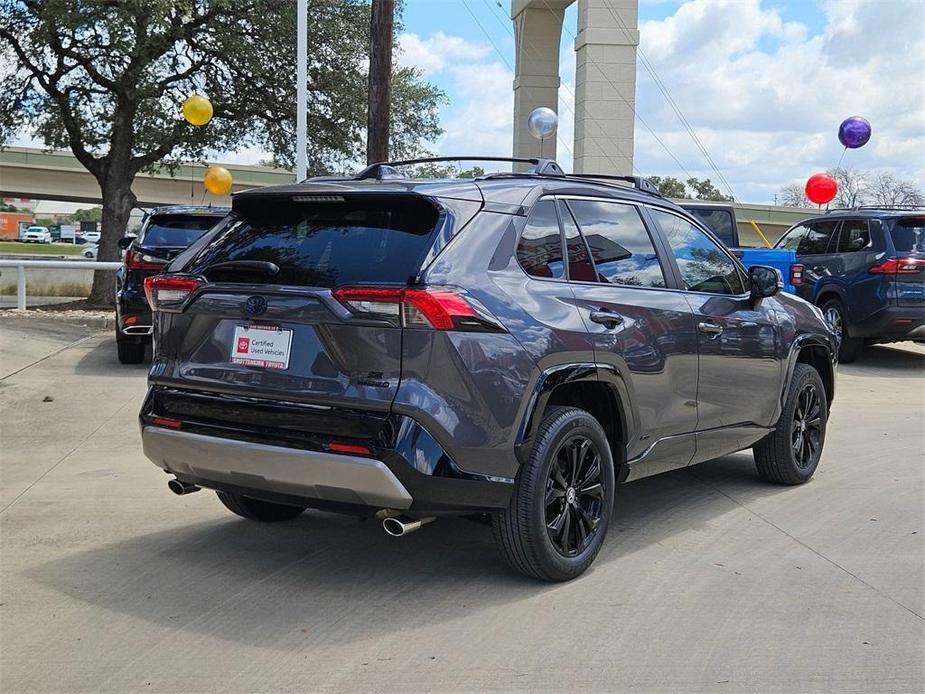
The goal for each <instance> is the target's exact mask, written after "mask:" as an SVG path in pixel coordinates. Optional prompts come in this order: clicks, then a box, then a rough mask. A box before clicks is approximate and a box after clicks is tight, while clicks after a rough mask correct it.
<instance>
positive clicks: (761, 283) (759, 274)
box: [748, 265, 784, 303]
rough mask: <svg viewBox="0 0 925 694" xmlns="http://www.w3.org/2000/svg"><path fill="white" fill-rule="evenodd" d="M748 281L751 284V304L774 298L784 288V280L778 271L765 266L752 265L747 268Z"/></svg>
mask: <svg viewBox="0 0 925 694" xmlns="http://www.w3.org/2000/svg"><path fill="white" fill-rule="evenodd" d="M748 280H749V282H750V284H751V298H752V302H753V303H757V302H758V301H760V300H761V299H766V298H767V297H769V296H774V295H775V294H777V293H778V292H779V291H780V290H781V289H783V288H784V278H783V276H782V275H781V274H780V270H778V269H777V268H773V267H768V266H767V265H752V266H751V267H750V268H748Z"/></svg>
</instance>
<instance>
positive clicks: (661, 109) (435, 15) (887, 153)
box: [22, 0, 925, 203]
mask: <svg viewBox="0 0 925 694" xmlns="http://www.w3.org/2000/svg"><path fill="white" fill-rule="evenodd" d="M576 15H577V5H572V6H571V7H570V8H569V9H568V10H567V11H566V17H565V27H564V29H563V32H562V46H561V49H560V56H561V61H562V62H561V65H560V77H561V80H562V87H561V89H560V93H559V108H558V111H559V117H560V127H559V151H558V156H557V158H558V159H559V161H560V163H561V164H562V165H563V166H564V167H565V168H566V170H571V152H570V146H571V142H572V134H573V117H572V116H573V111H574V105H573V98H572V97H573V94H574V87H575V53H574V50H573V44H574V35H575V33H576V28H577V18H576ZM401 25H402V26H401V30H400V34H399V36H398V41H399V44H400V47H401V50H400V53H399V55H398V56H396V60H397V61H398V63H399V64H403V65H414V66H416V67H418V68H419V69H420V70H421V71H422V73H423V74H424V76H425V77H426V79H428V80H429V81H431V82H433V83H435V84H436V85H438V86H439V87H440V88H442V89H443V90H444V91H445V92H446V95H447V97H448V102H447V104H446V105H445V106H444V107H443V108H442V109H441V125H442V127H443V128H444V130H445V132H444V135H443V136H442V137H441V138H440V139H439V140H438V141H437V142H434V143H431V144H430V149H431V150H433V151H435V152H437V153H439V154H446V155H454V154H474V153H477V154H481V155H485V156H487V155H494V156H510V154H511V150H512V140H513V134H512V115H513V103H514V98H513V92H512V82H513V72H512V66H513V64H514V37H513V27H512V24H511V20H510V0H501V1H500V2H499V1H498V0H406V1H405V7H404V13H403V17H402V21H401ZM639 29H640V37H641V38H640V51H641V53H642V55H644V56H645V58H646V59H647V61H648V63H649V64H650V65H651V66H652V68H653V69H654V72H655V74H657V76H658V77H659V79H660V81H661V82H662V83H663V84H664V85H665V86H666V87H667V89H668V91H669V92H670V94H671V96H672V98H673V99H674V101H675V102H676V104H677V105H678V106H679V107H680V110H681V111H682V113H683V115H684V117H685V118H686V119H687V120H688V121H689V122H690V124H691V125H692V127H693V130H694V131H695V132H696V134H697V136H698V137H699V139H700V141H701V142H702V143H703V145H704V146H705V148H706V150H707V152H708V153H709V155H710V157H711V158H712V159H713V161H714V162H715V164H716V166H717V167H718V169H719V170H720V171H721V172H722V174H723V177H724V178H725V179H726V180H727V181H728V182H729V184H730V186H731V188H732V192H733V193H734V194H735V196H736V198H737V199H739V200H741V201H747V202H759V203H765V202H771V201H772V200H773V196H774V194H775V193H777V192H779V191H780V189H781V188H782V187H783V186H784V185H786V184H789V183H800V184H802V183H803V182H804V181H805V180H806V178H807V177H808V176H810V175H811V174H812V173H815V172H816V171H820V170H824V169H826V168H831V167H833V166H835V165H836V163H837V162H838V161H839V157H840V156H841V155H842V152H843V148H842V147H841V145H840V144H839V142H838V139H837V136H836V133H837V128H838V124H839V123H840V122H841V121H842V120H843V119H844V118H846V117H848V116H851V115H863V116H865V117H867V118H868V119H869V120H870V121H871V123H872V124H873V131H874V135H873V138H872V139H871V141H870V143H869V144H868V145H867V146H866V147H864V148H862V149H860V150H852V151H849V152H847V154H846V155H845V157H844V163H845V164H846V165H850V166H854V167H857V168H860V169H869V170H872V169H884V170H889V171H892V172H893V173H894V174H896V175H898V176H900V177H902V178H908V179H912V180H914V181H915V182H916V183H917V184H918V185H919V187H920V188H923V189H925V41H923V37H925V0H687V1H686V2H684V1H681V0H640V3H639ZM636 110H637V113H638V114H639V116H641V118H642V119H643V120H645V122H646V123H647V124H648V126H649V127H650V128H651V131H652V132H650V131H649V130H647V129H646V128H645V127H643V126H642V125H641V124H640V122H639V120H638V119H637V121H636V134H635V170H636V172H637V173H639V174H642V175H659V176H675V177H678V178H682V179H683V178H686V177H687V176H688V174H690V175H693V176H696V177H698V178H711V179H712V180H713V181H714V183H717V184H720V182H719V180H718V177H717V176H716V174H715V173H714V171H713V170H712V168H711V167H710V166H709V165H708V164H707V163H706V161H705V158H704V156H703V155H702V153H701V152H700V150H699V149H698V147H697V146H696V145H695V143H694V141H693V139H692V138H691V136H690V135H689V134H688V132H687V131H686V130H685V129H684V128H683V127H682V125H681V123H680V121H679V119H678V117H677V115H676V114H675V112H674V111H673V110H672V109H671V108H670V106H669V104H668V103H667V100H666V99H665V97H664V96H663V95H662V93H661V92H660V91H659V90H658V88H657V87H656V84H655V82H654V80H653V78H652V76H651V75H650V74H649V73H648V72H647V71H646V70H645V69H644V66H643V65H641V64H639V65H638V76H637V86H636ZM653 132H654V133H655V134H656V135H657V136H658V139H659V140H661V142H663V143H664V145H665V148H663V147H662V145H661V144H659V143H658V141H657V140H656V138H655V136H654V135H653ZM22 144H35V143H34V142H32V141H30V140H29V139H28V138H27V139H26V140H25V141H24V142H22ZM666 148H667V150H668V151H670V154H669V152H666ZM221 158H222V159H223V160H225V161H233V162H239V163H257V162H258V161H260V160H262V159H266V158H267V155H266V154H265V153H263V152H261V151H258V150H244V151H240V152H235V153H228V154H225V155H221ZM675 160H677V161H675ZM678 162H680V165H679V164H678ZM721 187H723V188H725V186H721Z"/></svg>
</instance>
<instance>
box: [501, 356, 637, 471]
mask: <svg viewBox="0 0 925 694" xmlns="http://www.w3.org/2000/svg"><path fill="white" fill-rule="evenodd" d="M628 402H629V400H628V394H627V391H626V387H625V384H624V382H623V380H622V378H621V377H620V376H619V374H618V373H616V371H614V370H611V369H608V368H602V367H600V366H599V365H596V364H591V363H581V364H563V365H559V366H556V367H553V368H551V369H547V370H546V371H544V372H543V373H542V374H541V375H540V377H539V378H538V379H537V382H536V387H535V389H534V393H533V395H532V397H531V401H530V406H529V407H528V409H527V411H526V412H525V414H524V417H523V421H522V422H521V426H520V428H519V430H518V436H517V441H516V443H515V446H514V450H515V453H516V455H517V458H518V460H519V461H520V463H521V464H523V463H525V462H526V461H527V460H528V459H529V457H530V454H531V453H532V451H533V442H534V441H535V439H536V432H537V430H538V429H539V426H540V423H541V422H542V420H543V415H544V413H545V412H546V411H547V410H548V409H549V408H550V407H557V406H563V405H564V406H570V407H577V408H579V409H582V410H585V411H586V412H588V413H589V414H590V415H591V416H593V417H594V418H595V419H596V420H597V421H598V422H599V423H600V425H601V427H602V428H603V429H604V433H605V434H606V436H607V441H608V443H609V444H610V451H611V455H612V456H613V463H614V475H615V478H616V479H617V481H618V482H621V481H622V480H623V479H624V478H625V477H626V472H627V468H626V443H627V441H629V440H631V438H630V437H631V436H632V432H633V430H634V428H635V426H634V421H633V419H632V417H631V411H630V410H629V408H628V407H627V404H628Z"/></svg>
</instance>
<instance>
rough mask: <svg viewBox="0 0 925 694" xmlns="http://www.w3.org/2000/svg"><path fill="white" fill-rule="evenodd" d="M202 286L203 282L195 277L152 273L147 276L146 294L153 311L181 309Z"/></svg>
mask: <svg viewBox="0 0 925 694" xmlns="http://www.w3.org/2000/svg"><path fill="white" fill-rule="evenodd" d="M201 286H202V282H201V281H199V280H198V279H196V278H194V277H171V276H170V275H152V276H151V277H145V296H146V297H148V305H149V306H150V307H151V310H152V311H165V310H171V309H173V310H179V309H180V308H182V306H183V304H184V302H186V300H187V299H188V298H189V297H190V295H191V294H192V293H193V292H195V291H196V290H197V289H199V288H200V287H201Z"/></svg>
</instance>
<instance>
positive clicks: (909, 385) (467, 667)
mask: <svg viewBox="0 0 925 694" xmlns="http://www.w3.org/2000/svg"><path fill="white" fill-rule="evenodd" d="M30 330H31V332H29V331H30ZM62 347H64V349H61V348H62ZM30 359H31V360H32V361H36V363H34V365H32V366H29V363H31V362H30ZM0 360H2V367H3V368H2V369H0V371H2V374H0V441H2V448H0V509H2V510H0V559H2V561H0V579H2V581H0V590H2V597H0V603H2V604H0V652H2V655H0V690H2V691H5V692H84V691H103V692H120V693H121V692H135V691H145V692H208V691H220V692H255V691H266V692H289V691H292V692H295V691H299V692H304V691H335V690H336V691H340V690H349V691H422V692H424V691H427V692H436V691H459V690H469V691H476V690H478V691H484V690H543V691H578V690H581V691H589V690H590V691H626V690H635V691H651V692H681V691H683V692H687V691H720V692H742V691H771V692H809V691H831V692H878V691H884V692H885V691H890V692H910V691H922V689H923V688H925V620H923V614H925V598H923V593H925V589H923V586H925V569H923V564H925V545H923V542H925V538H923V536H925V523H923V499H925V496H923V494H925V484H923V476H925V465H923V463H925V458H923V442H925V419H923V413H925V402H923V398H925V388H923V386H925V350H923V349H921V348H920V347H911V346H903V347H877V348H873V349H870V350H868V352H867V353H866V354H865V356H864V357H863V358H862V360H861V361H860V362H858V363H857V364H856V365H846V366H842V367H840V370H839V371H840V373H839V382H838V394H837V399H836V402H835V408H834V412H833V415H832V419H831V422H830V428H829V435H828V441H827V443H826V448H825V453H824V456H823V460H822V463H821V465H820V469H819V472H818V473H817V475H816V478H815V479H814V480H813V481H812V482H811V483H809V484H807V485H804V486H802V487H798V488H784V487H775V486H770V485H767V484H765V483H763V482H761V481H760V480H759V479H758V478H757V477H756V476H755V474H754V471H753V466H752V461H751V456H750V454H748V453H742V454H737V455H733V456H729V457H727V458H725V459H722V460H719V461H714V462H711V463H706V464H704V465H701V466H697V467H695V468H691V469H689V470H683V471H678V472H673V473H668V474H666V475H661V476H658V477H654V478H650V479H647V480H642V481H640V482H636V483H633V484H630V485H627V486H625V487H621V488H620V489H619V490H618V497H617V515H616V519H615V522H614V524H613V525H612V527H611V532H610V536H609V537H608V540H607V542H606V544H605V547H604V549H603V551H602V553H601V555H600V557H599V558H598V560H597V563H596V564H595V566H594V568H593V569H592V570H591V571H590V572H589V573H588V574H586V575H585V576H584V577H582V578H581V579H579V580H577V581H574V582H572V583H569V584H564V585H545V584H539V583H535V582H532V581H528V580H526V579H522V578H520V577H518V576H516V575H513V574H511V573H510V572H509V571H508V570H507V569H506V568H505V567H504V566H503V565H502V564H501V562H500V560H499V559H498V558H497V557H496V555H495V552H494V548H493V547H492V544H491V538H490V534H489V531H488V529H487V528H486V527H484V526H480V525H477V524H474V523H471V522H468V521H464V520H439V521H437V522H435V523H433V524H431V525H428V526H426V527H425V528H424V529H423V530H422V531H420V532H418V533H415V534H413V535H411V536H409V537H405V538H391V537H388V536H386V535H385V534H384V533H383V532H382V530H381V528H380V527H379V526H378V524H375V523H372V522H361V521H358V520H354V519H352V518H345V517H340V516H335V515H330V514H323V513H317V512H308V513H306V514H305V515H304V516H303V517H302V518H300V519H299V520H297V521H294V522H292V523H285V524H280V525H276V526H272V527H270V526H260V525H256V524H252V523H248V522H246V521H243V520H241V519H238V518H237V517H235V516H232V515H231V514H230V513H228V512H227V511H225V509H224V508H223V507H222V506H221V505H220V504H219V502H218V501H217V499H215V497H214V495H213V494H211V493H210V492H206V491H203V492H201V493H197V494H192V495H189V496H184V497H175V496H173V495H172V494H171V493H170V492H168V490H167V488H166V479H167V478H166V476H165V475H164V474H163V473H162V472H161V471H160V470H158V469H156V468H155V467H154V466H153V465H151V464H150V463H149V462H147V461H146V460H145V459H144V458H143V456H142V454H141V450H140V443H139V437H138V432H137V425H136V421H135V415H136V412H137V409H138V405H139V402H140V399H141V397H142V395H143V393H144V388H145V385H144V376H145V367H143V366H141V367H126V366H122V365H120V364H118V362H117V361H116V356H115V346H114V344H113V342H112V338H111V336H110V335H109V334H108V333H99V334H88V333H86V332H83V331H81V329H79V328H76V327H75V326H63V327H61V328H58V329H57V332H55V331H52V334H51V335H45V334H44V333H43V332H42V330H41V328H40V327H39V328H29V327H27V326H24V325H21V324H20V323H19V322H16V323H10V322H9V321H7V322H4V323H2V324H0ZM39 360H40V361H39ZM10 374H12V375H10ZM46 396H48V397H52V398H53V401H51V402H45V401H44V400H45V398H46Z"/></svg>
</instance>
